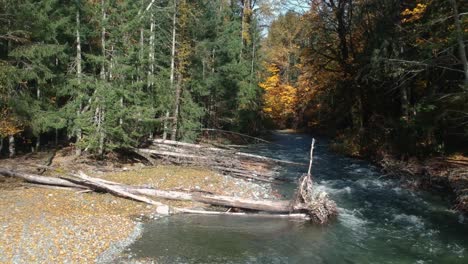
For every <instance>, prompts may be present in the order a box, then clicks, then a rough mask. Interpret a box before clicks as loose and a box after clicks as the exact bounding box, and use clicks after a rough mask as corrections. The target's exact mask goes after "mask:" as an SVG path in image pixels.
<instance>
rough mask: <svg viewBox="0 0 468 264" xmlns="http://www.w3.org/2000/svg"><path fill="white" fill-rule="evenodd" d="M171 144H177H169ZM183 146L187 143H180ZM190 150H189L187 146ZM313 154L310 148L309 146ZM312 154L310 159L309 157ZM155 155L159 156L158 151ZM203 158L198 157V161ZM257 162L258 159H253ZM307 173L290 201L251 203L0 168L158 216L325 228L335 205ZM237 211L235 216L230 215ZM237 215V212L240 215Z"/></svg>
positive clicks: (8, 173) (84, 177)
mask: <svg viewBox="0 0 468 264" xmlns="http://www.w3.org/2000/svg"><path fill="white" fill-rule="evenodd" d="M171 144H175V145H176V146H177V144H180V142H179V143H177V144H176V143H174V142H171ZM182 144H186V143H182ZM190 148H192V146H190ZM312 151H313V145H312ZM312 151H311V156H312ZM169 152H172V153H177V155H178V154H184V155H185V156H188V155H193V153H189V152H186V153H182V152H180V151H179V152H175V149H172V151H169ZM215 152H218V153H220V155H224V156H226V154H225V153H223V152H219V151H218V150H215ZM158 153H160V152H159V151H158ZM201 155H203V154H202V153H199V154H198V155H197V158H198V157H200V156H201ZM234 156H237V158H233V159H237V160H238V161H241V160H242V158H238V156H242V154H241V155H239V154H235V155H234ZM255 158H257V157H255ZM311 166H312V162H311V163H310V165H309V173H307V174H305V175H304V176H303V177H301V178H300V181H299V184H298V189H297V191H296V195H295V198H294V199H293V200H291V201H289V200H253V199H245V198H239V197H232V196H223V195H214V194H207V193H203V192H182V191H166V190H158V189H154V188H148V187H141V186H131V185H125V184H121V183H117V182H112V181H107V180H104V179H100V178H95V177H90V176H88V175H86V174H84V173H83V172H78V173H76V174H67V175H63V176H61V177H47V176H41V175H35V174H28V173H23V172H19V171H13V170H7V169H1V168H0V175H2V176H6V177H15V178H20V179H23V180H24V181H26V182H29V183H33V184H40V185H41V186H47V187H52V188H57V187H59V188H66V189H71V190H78V191H79V192H91V191H95V192H107V193H110V194H113V195H116V196H119V197H123V198H127V199H132V200H135V201H139V202H143V203H146V204H150V205H154V206H155V208H156V212H157V213H159V214H166V215H169V214H173V213H187V214H209V215H232V216H235V215H245V216H250V215H254V216H263V217H281V218H286V217H287V218H300V219H307V220H311V221H313V222H316V223H320V224H324V223H326V222H327V221H328V220H329V219H330V218H331V217H333V216H335V215H336V205H335V203H334V202H333V201H331V200H329V199H328V197H327V195H326V193H315V192H314V191H313V186H312V184H313V182H312V177H311V175H310V168H311ZM154 198H158V199H166V200H180V201H194V202H199V203H204V204H208V205H215V206H218V207H219V206H220V207H225V208H226V209H227V211H208V210H193V209H189V208H177V207H169V206H167V205H165V204H163V203H161V202H158V201H155V200H153V199H154ZM232 209H236V212H231V210H232ZM239 211H240V212H239Z"/></svg>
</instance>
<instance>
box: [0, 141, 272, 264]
mask: <svg viewBox="0 0 468 264" xmlns="http://www.w3.org/2000/svg"><path fill="white" fill-rule="evenodd" d="M50 155H51V153H47V152H43V153H36V154H32V155H27V156H22V157H18V158H15V159H4V160H0V167H2V168H12V169H13V168H16V169H20V170H21V171H24V172H30V173H38V169H37V167H35V166H33V165H34V164H44V162H46V161H47V159H48V158H49V157H50ZM51 166H53V168H54V170H47V171H45V173H44V175H48V176H58V175H60V174H64V173H67V172H70V171H76V170H83V171H84V172H85V173H87V174H89V175H93V176H95V177H99V178H102V179H105V180H111V181H116V182H121V183H125V184H132V185H141V186H148V187H155V188H158V189H161V190H175V189H188V190H192V189H193V190H200V191H206V192H210V193H214V194H220V195H230V196H236V197H242V198H250V199H256V198H272V197H273V194H272V190H271V187H270V185H269V184H257V183H252V182H249V181H244V180H239V179H234V178H231V177H228V176H224V175H220V174H217V173H215V172H213V171H210V170H208V169H204V168H199V167H182V166H172V165H157V166H145V165H144V164H143V163H140V162H138V161H127V162H125V161H121V162H118V163H117V162H115V160H107V161H99V162H96V161H94V160H91V159H85V158H80V159H75V158H74V157H73V156H70V155H69V153H68V152H67V149H62V150H60V151H58V152H57V153H56V154H55V157H54V159H53V162H52V164H51ZM39 170H40V169H39ZM164 203H166V204H168V205H170V206H184V207H196V208H199V207H203V206H204V205H202V204H198V203H193V202H180V201H164ZM0 212H1V213H0V228H1V230H2V232H1V235H0V263H11V262H23V263H24V262H26V263H31V262H41V263H63V262H75V263H76V262H80V263H88V262H95V261H98V262H109V261H111V260H112V258H113V257H115V256H116V255H118V253H119V252H120V250H122V249H123V248H124V247H125V246H127V245H128V244H129V243H131V242H132V241H133V240H135V239H136V238H137V237H138V236H139V234H140V232H141V222H142V221H143V219H147V218H154V217H155V213H154V211H153V208H152V207H151V206H148V205H145V204H142V203H138V202H134V201H130V200H126V199H121V198H118V197H115V196H112V195H110V194H98V193H86V192H77V191H70V190H65V189H60V188H58V189H49V188H47V189H46V188H41V187H38V186H35V185H31V184H27V183H24V182H22V181H19V180H15V179H10V178H4V177H0Z"/></svg>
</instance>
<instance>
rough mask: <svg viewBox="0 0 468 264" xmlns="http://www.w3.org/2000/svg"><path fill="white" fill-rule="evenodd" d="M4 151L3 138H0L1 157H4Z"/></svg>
mask: <svg viewBox="0 0 468 264" xmlns="http://www.w3.org/2000/svg"><path fill="white" fill-rule="evenodd" d="M2 150H3V137H0V156H1V155H2Z"/></svg>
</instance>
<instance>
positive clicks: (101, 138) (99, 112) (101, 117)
mask: <svg viewBox="0 0 468 264" xmlns="http://www.w3.org/2000/svg"><path fill="white" fill-rule="evenodd" d="M104 1H105V0H101V8H102V32H101V46H102V56H103V62H102V64H101V80H103V81H104V80H106V67H105V64H106V57H107V56H106V28H105V26H104V23H105V21H106V18H107V14H106V10H105V8H104V4H105V2H104ZM99 104H102V101H101V100H100V101H99ZM96 109H97V110H96V112H97V113H96V114H97V115H98V137H99V147H98V155H99V156H102V155H103V154H104V140H105V134H104V128H103V122H104V113H105V112H104V106H102V105H101V106H98V107H97V108H96Z"/></svg>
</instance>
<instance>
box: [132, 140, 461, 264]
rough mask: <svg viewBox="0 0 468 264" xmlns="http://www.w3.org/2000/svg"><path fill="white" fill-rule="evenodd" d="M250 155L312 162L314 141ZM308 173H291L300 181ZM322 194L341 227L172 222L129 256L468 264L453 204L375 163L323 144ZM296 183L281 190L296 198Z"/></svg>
mask: <svg viewBox="0 0 468 264" xmlns="http://www.w3.org/2000/svg"><path fill="white" fill-rule="evenodd" d="M273 141H274V143H276V144H264V145H255V146H252V148H251V149H250V152H252V153H258V154H263V155H266V156H270V157H274V158H281V159H286V160H291V161H298V162H307V161H308V158H309V149H310V142H311V136H309V135H304V134H293V133H282V132H277V133H275V134H274V139H273ZM305 169H306V168H295V167H288V168H284V169H283V171H282V177H291V178H297V177H299V176H300V175H301V173H304V172H305V171H304V170H305ZM312 172H313V175H314V178H315V182H316V185H315V186H316V187H315V188H320V189H322V190H324V191H326V192H328V193H329V194H330V196H331V198H333V199H334V200H335V201H336V203H337V205H338V207H339V216H338V218H337V219H336V221H334V222H332V223H330V224H329V225H327V226H317V225H313V224H309V223H304V222H301V221H294V220H282V219H264V218H251V217H226V216H187V215H183V216H173V217H168V218H162V219H158V220H154V221H150V222H148V223H146V224H145V226H144V231H143V235H142V237H141V238H140V239H139V240H137V241H136V242H135V243H134V244H132V245H131V246H130V247H129V248H128V249H127V253H129V257H130V258H131V259H133V260H138V259H140V260H141V259H145V260H155V262H156V263H331V264H334V263H468V219H465V218H464V217H463V216H462V215H460V214H458V213H457V212H455V211H452V210H450V204H449V201H448V200H447V199H443V198H442V197H440V196H436V195H431V194H429V193H426V192H420V191H411V190H407V189H404V188H401V187H400V186H399V183H398V182H397V181H396V180H393V179H389V178H387V177H385V176H384V175H383V174H382V173H381V172H380V171H379V169H378V168H377V167H374V166H372V165H371V164H369V163H368V162H365V161H361V160H356V159H352V158H347V157H344V156H341V155H337V154H334V153H332V152H331V151H330V150H329V149H328V142H327V140H326V139H321V138H318V140H317V144H316V148H315V152H314V165H313V169H312ZM294 187H295V186H294V185H293V184H288V185H286V186H279V187H278V188H279V191H281V192H282V193H283V194H285V195H286V197H289V196H290V195H291V193H292V191H293V189H294Z"/></svg>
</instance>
